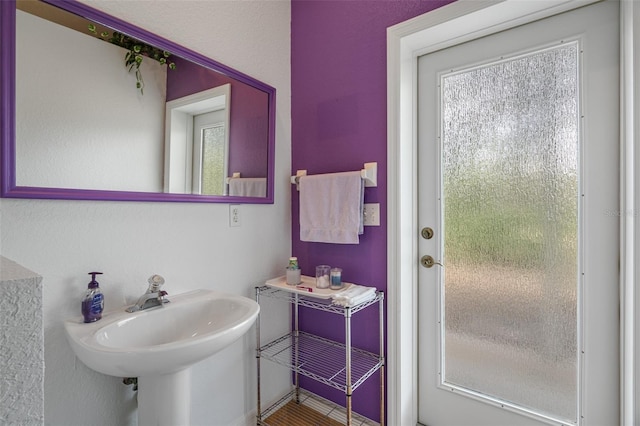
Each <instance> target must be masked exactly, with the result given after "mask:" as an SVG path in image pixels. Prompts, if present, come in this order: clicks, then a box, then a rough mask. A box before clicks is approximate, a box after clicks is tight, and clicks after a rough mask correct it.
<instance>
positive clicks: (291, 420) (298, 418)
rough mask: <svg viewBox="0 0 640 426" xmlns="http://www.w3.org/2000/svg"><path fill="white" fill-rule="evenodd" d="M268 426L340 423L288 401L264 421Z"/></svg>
mask: <svg viewBox="0 0 640 426" xmlns="http://www.w3.org/2000/svg"><path fill="white" fill-rule="evenodd" d="M264 423H266V424H267V425H269V426H340V425H342V423H340V422H338V421H336V420H334V419H332V418H330V417H328V416H326V415H324V414H321V413H319V412H317V411H316V410H314V409H312V408H310V407H307V406H305V405H302V404H296V403H295V402H294V401H289V402H288V403H287V404H285V405H284V406H282V407H281V408H280V409H278V411H276V412H275V413H273V414H272V415H270V416H269V417H268V418H266V419H265V420H264Z"/></svg>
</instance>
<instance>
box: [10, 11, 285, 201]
mask: <svg viewBox="0 0 640 426" xmlns="http://www.w3.org/2000/svg"><path fill="white" fill-rule="evenodd" d="M41 1H44V2H46V3H49V4H51V5H53V6H56V7H59V8H61V9H64V10H66V11H68V12H71V13H75V14H76V15H80V16H83V17H84V18H87V19H90V20H92V21H94V22H97V23H100V24H103V25H106V26H108V27H111V28H113V29H115V30H117V31H121V32H124V33H127V34H128V35H130V36H132V37H134V38H137V39H140V40H142V41H144V42H147V43H149V44H152V45H154V46H156V47H158V48H161V49H163V50H167V51H169V52H171V53H172V54H174V55H176V56H180V57H182V58H184V59H187V60H190V61H192V62H194V63H196V64H198V65H201V66H204V67H206V68H209V69H212V70H214V71H217V72H220V73H221V74H224V75H226V76H228V77H231V78H234V79H236V80H238V81H240V82H242V83H245V84H248V85H249V86H252V87H255V88H256V89H259V90H261V91H264V92H266V93H267V96H268V103H267V105H268V108H269V111H268V114H269V132H268V135H267V143H268V146H267V159H266V160H267V162H268V165H267V194H266V197H237V196H228V195H226V196H211V195H198V194H176V193H161V192H158V193H152V192H133V191H110V190H88V189H67V188H47V187H30V186H17V185H16V111H15V106H16V90H15V77H16V69H15V68H16V67H15V63H16V2H15V0H0V62H1V64H0V72H1V73H2V76H1V78H0V108H2V111H1V112H0V132H1V133H0V168H1V170H0V197H3V198H31V199H63V200H104V201H166V202H193V203H226V204H273V202H274V172H275V124H276V121H275V105H276V90H275V88H273V87H271V86H269V85H267V84H265V83H263V82H261V81H258V80H256V79H255V78H253V77H250V76H248V75H246V74H243V73H241V72H239V71H236V70H234V69H232V68H230V67H228V66H226V65H224V64H221V63H219V62H217V61H215V60H213V59H211V58H207V57H205V56H204V55H201V54H199V53H197V52H194V51H192V50H190V49H187V48H185V47H183V46H180V45H178V44H176V43H173V42H171V41H169V40H166V39H164V38H162V37H160V36H157V35H155V34H153V33H150V32H149V31H146V30H144V29H142V28H139V27H137V26H135V25H132V24H129V23H127V22H125V21H123V20H121V19H118V18H115V17H113V16H110V15H107V14H105V13H104V12H100V11H98V10H96V9H93V8H91V7H89V6H86V5H84V4H82V3H79V2H77V1H75V0H58V1H56V0H41Z"/></svg>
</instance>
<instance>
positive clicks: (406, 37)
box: [387, 0, 640, 426]
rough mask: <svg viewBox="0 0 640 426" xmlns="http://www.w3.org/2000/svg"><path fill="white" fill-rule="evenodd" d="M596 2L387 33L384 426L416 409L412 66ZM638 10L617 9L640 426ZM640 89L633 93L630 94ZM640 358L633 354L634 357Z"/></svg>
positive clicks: (465, 15) (627, 265)
mask: <svg viewBox="0 0 640 426" xmlns="http://www.w3.org/2000/svg"><path fill="white" fill-rule="evenodd" d="M597 1H600V0H548V1H536V2H522V1H519V0H458V1H455V2H453V3H450V4H448V5H446V6H443V7H441V8H438V9H435V10H434V11H431V12H428V13H426V14H424V15H420V16H418V17H415V18H413V19H410V20H408V21H405V22H402V23H400V24H397V25H394V26H392V27H389V28H388V29H387V159H388V160H387V224H388V225H387V240H388V243H387V300H388V305H387V342H388V348H387V359H388V369H387V371H388V378H387V380H388V381H387V390H388V393H387V395H388V397H387V401H388V402H387V404H388V406H387V416H388V417H387V422H388V423H389V424H402V425H415V424H417V419H418V406H417V379H416V377H417V374H415V373H416V372H417V366H418V363H417V347H418V346H417V326H416V324H417V302H416V300H417V297H416V295H417V283H418V267H419V266H418V258H419V256H418V250H417V235H418V224H417V194H418V191H417V155H416V154H417V142H416V141H417V124H416V123H417V120H416V110H417V108H416V105H417V100H416V99H417V77H416V75H417V58H418V56H421V55H424V54H426V53H429V52H432V51H435V50H439V49H442V48H445V47H448V46H452V45H455V44H459V43H462V42H465V41H468V40H472V39H475V38H478V37H481V36H484V35H488V34H491V33H494V32H497V31H502V30H506V29H508V28H512V27H515V26H518V25H522V24H525V23H527V22H531V21H534V20H537V19H542V18H545V17H548V16H551V15H554V14H558V13H561V12H565V11H569V10H572V9H575V8H578V7H582V6H586V5H588V4H591V3H595V2H597ZM638 71H640V4H638V5H634V1H633V0H620V145H619V146H620V155H621V161H620V210H619V212H618V213H619V215H620V283H619V284H620V285H619V291H620V357H621V359H620V387H621V388H620V420H621V424H622V425H624V426H632V425H633V424H639V423H640V401H639V400H638V398H639V397H640V392H639V393H638V394H636V392H635V387H636V383H638V384H639V385H640V371H639V370H640V365H638V362H636V361H635V360H634V355H635V354H636V342H640V327H638V328H635V327H634V323H635V321H636V319H640V316H639V315H638V313H637V312H636V311H637V309H636V307H637V306H640V292H635V293H634V285H635V284H636V282H639V283H640V280H638V279H637V278H636V277H637V274H638V273H639V272H640V271H639V268H638V267H636V266H635V265H640V234H638V231H640V210H638V208H639V207H640V173H636V172H635V170H640V149H639V150H635V148H634V143H635V140H636V137H637V135H640V128H638V126H639V125H640V117H637V114H640V79H639V80H638V84H636V82H635V79H634V75H635V73H636V72H638ZM637 86H638V87H637ZM639 353H640V350H639Z"/></svg>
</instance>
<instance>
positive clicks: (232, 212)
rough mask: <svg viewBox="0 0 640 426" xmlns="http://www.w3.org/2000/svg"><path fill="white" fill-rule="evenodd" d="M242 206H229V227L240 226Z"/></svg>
mask: <svg viewBox="0 0 640 426" xmlns="http://www.w3.org/2000/svg"><path fill="white" fill-rule="evenodd" d="M240 225H241V222H240V206H238V205H233V204H232V205H230V206H229V226H231V227H234V226H240Z"/></svg>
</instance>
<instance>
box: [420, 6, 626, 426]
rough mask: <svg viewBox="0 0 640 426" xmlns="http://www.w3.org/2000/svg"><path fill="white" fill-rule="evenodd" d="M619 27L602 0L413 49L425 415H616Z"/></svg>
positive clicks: (613, 418) (512, 420)
mask: <svg viewBox="0 0 640 426" xmlns="http://www.w3.org/2000/svg"><path fill="white" fill-rule="evenodd" d="M618 34H619V33H618V4H617V2H610V1H607V2H602V3H597V4H594V5H592V6H587V7H583V8H581V9H577V10H574V11H571V12H567V13H564V14H561V15H556V16H553V17H551V18H547V19H544V20H541V21H536V22H533V23H530V24H527V25H525V26H521V27H517V28H514V29H511V30H508V31H505V32H502V33H498V34H494V35H491V36H488V37H484V38H481V39H477V40H474V41H471V42H467V43H464V44H460V45H457V46H454V47H451V48H448V49H445V50H441V51H438V52H434V53H430V54H428V55H425V56H422V57H421V58H419V61H418V88H419V95H418V123H419V129H418V162H419V167H418V182H419V207H418V208H419V212H418V220H419V227H420V229H424V228H431V229H432V230H433V237H431V238H429V235H428V234H429V233H428V232H426V231H425V236H424V237H423V236H418V239H419V242H418V248H419V253H420V256H426V255H429V256H431V257H432V259H433V261H434V262H436V264H434V265H433V266H432V267H423V266H421V267H419V288H418V297H419V301H418V306H419V309H418V312H419V314H418V316H419V320H418V321H419V324H418V334H419V336H418V341H419V349H418V352H419V353H418V357H419V361H418V364H419V367H418V371H419V377H418V391H419V400H418V401H419V413H418V419H419V422H420V423H422V424H425V425H429V426H441V425H456V426H459V425H474V426H479V425H491V426H495V425H509V426H512V425H535V424H549V423H551V424H584V425H598V426H600V425H615V424H619V420H618V418H619V413H618V411H619V409H618V407H619V404H618V400H619V391H618V388H619V377H618V374H619V373H618V371H619V369H618V367H619V365H618V358H619V339H618V331H619V327H618V324H619V317H618V264H617V262H618V255H619V251H618V232H619V228H618V224H619V220H618V217H619V213H620V212H619V211H618V210H617V209H618V205H619V203H618V199H619V197H618V188H619V183H618V176H619V172H618V170H619V165H618V163H619V159H618V155H619V148H618V140H619V138H618V125H619V124H618V87H619V86H618V65H617V64H618ZM423 261H424V262H425V264H427V266H428V264H429V259H428V258H426V257H423ZM438 263H441V264H442V265H443V266H441V265H439V264H438Z"/></svg>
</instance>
